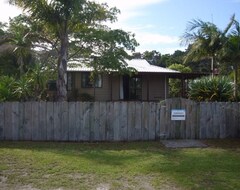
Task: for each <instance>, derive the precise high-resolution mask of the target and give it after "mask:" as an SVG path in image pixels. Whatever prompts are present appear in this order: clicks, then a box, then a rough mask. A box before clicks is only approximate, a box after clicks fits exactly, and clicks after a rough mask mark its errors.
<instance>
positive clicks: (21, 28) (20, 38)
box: [0, 15, 34, 75]
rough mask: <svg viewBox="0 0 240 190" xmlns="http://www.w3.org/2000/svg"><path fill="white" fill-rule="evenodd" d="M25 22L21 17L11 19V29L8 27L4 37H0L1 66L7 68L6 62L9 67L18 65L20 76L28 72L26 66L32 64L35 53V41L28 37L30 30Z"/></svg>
mask: <svg viewBox="0 0 240 190" xmlns="http://www.w3.org/2000/svg"><path fill="white" fill-rule="evenodd" d="M23 20H24V17H23V16H21V15H20V16H18V17H15V18H14V19H11V20H10V22H9V27H6V28H7V29H6V31H5V33H4V35H2V36H1V37H0V49H1V51H0V56H1V58H2V61H1V66H6V64H4V62H7V64H8V66H9V67H11V66H13V67H15V66H16V64H15V63H17V65H18V66H17V67H18V70H19V75H23V74H24V72H25V71H26V70H27V68H26V65H28V64H30V62H31V60H32V57H33V55H32V54H33V52H34V51H33V49H32V47H33V41H32V39H30V38H29V35H28V33H29V30H30V29H29V28H28V27H27V26H26V25H24V23H23V22H22V21H23ZM8 56H12V58H11V57H8ZM7 57H8V59H7ZM9 62H10V63H9ZM24 67H25V68H24Z"/></svg>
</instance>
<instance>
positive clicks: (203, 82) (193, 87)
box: [189, 76, 234, 102]
mask: <svg viewBox="0 0 240 190" xmlns="http://www.w3.org/2000/svg"><path fill="white" fill-rule="evenodd" d="M233 89H234V88H233V83H232V82H231V80H230V79H229V78H227V77H224V76H221V77H203V78H201V79H196V80H193V81H192V82H191V83H190V84H189V98H191V99H193V100H196V101H222V102H225V101H230V100H232V98H233Z"/></svg>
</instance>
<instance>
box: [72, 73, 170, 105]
mask: <svg viewBox="0 0 240 190" xmlns="http://www.w3.org/2000/svg"><path fill="white" fill-rule="evenodd" d="M140 76H141V77H142V101H159V100H163V99H165V76H164V75H159V74H158V75H157V74H150V73H149V74H143V75H140ZM102 80H103V81H102V87H101V88H95V100H96V101H119V100H120V80H121V77H120V76H119V75H115V74H113V75H107V74H102ZM73 83H74V87H73V88H74V89H77V90H78V93H79V94H81V93H88V94H90V95H92V96H94V88H82V87H81V72H75V73H74V82H73ZM166 90H167V97H168V78H167V86H166ZM167 97H166V98H167Z"/></svg>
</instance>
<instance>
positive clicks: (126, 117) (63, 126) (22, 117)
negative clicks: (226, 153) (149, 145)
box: [0, 99, 240, 141]
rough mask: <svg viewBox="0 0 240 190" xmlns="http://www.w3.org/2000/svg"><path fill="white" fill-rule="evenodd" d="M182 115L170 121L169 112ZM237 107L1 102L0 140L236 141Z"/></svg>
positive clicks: (239, 131)
mask: <svg viewBox="0 0 240 190" xmlns="http://www.w3.org/2000/svg"><path fill="white" fill-rule="evenodd" d="M172 109H184V110H186V120H184V121H172V120H171V110H172ZM239 117H240V104H239V103H217V102H214V103H196V102H193V101H190V100H186V99H167V100H165V101H163V102H161V103H156V102H6V103H0V140H30V141H138V140H157V139H205V138H230V137H232V138H236V137H240V125H239Z"/></svg>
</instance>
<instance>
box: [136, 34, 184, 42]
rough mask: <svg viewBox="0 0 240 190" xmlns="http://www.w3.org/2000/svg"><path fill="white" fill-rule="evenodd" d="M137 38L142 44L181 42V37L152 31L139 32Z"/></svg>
mask: <svg viewBox="0 0 240 190" xmlns="http://www.w3.org/2000/svg"><path fill="white" fill-rule="evenodd" d="M136 38H137V40H138V41H139V43H140V44H141V45H147V44H153V45H154V44H175V43H179V37H176V36H168V35H161V34H155V33H150V32H138V35H137V36H136Z"/></svg>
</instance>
